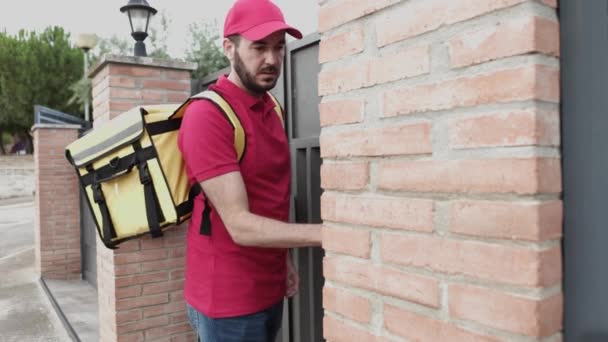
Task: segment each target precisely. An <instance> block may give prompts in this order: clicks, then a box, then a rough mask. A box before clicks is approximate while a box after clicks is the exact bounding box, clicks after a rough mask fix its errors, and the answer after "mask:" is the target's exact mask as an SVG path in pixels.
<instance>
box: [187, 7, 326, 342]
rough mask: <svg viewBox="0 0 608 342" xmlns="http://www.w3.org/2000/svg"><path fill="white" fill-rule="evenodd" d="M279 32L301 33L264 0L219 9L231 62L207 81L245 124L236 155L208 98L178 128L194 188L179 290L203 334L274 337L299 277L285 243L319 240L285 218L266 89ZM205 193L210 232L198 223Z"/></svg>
mask: <svg viewBox="0 0 608 342" xmlns="http://www.w3.org/2000/svg"><path fill="white" fill-rule="evenodd" d="M286 33H287V34H290V35H291V36H293V37H295V38H298V39H299V38H301V37H302V34H301V33H300V32H299V31H298V30H296V29H295V28H293V27H291V26H289V25H287V24H286V23H285V20H284V17H283V14H282V13H281V10H280V9H279V8H278V7H277V6H276V5H274V4H273V3H271V2H270V1H268V0H237V1H236V2H235V3H234V5H233V7H232V8H231V9H230V11H229V12H228V15H227V17H226V21H225V24H224V41H223V48H224V53H225V54H226V56H227V57H228V59H229V60H230V64H231V71H230V74H229V75H228V76H227V77H226V76H222V77H221V78H220V79H219V80H218V81H217V83H216V84H215V85H213V86H212V87H210V89H211V90H213V91H215V92H216V93H218V94H219V95H221V96H222V97H223V98H224V99H225V100H226V101H227V102H228V103H229V104H230V105H231V106H232V108H233V109H234V111H235V113H236V114H237V115H238V116H239V119H240V121H241V124H242V126H243V128H244V130H245V133H246V146H245V152H244V154H243V156H242V159H240V160H238V157H237V153H236V151H235V148H234V131H233V127H232V126H231V124H230V123H229V121H228V120H227V119H226V118H225V117H224V115H223V114H222V112H221V111H220V110H219V109H218V108H217V107H216V106H215V105H214V104H213V103H211V102H209V101H206V100H198V101H195V102H193V103H191V104H190V105H189V107H188V108H187V110H186V113H185V115H184V118H183V122H182V126H181V127H182V128H181V129H180V136H179V147H180V150H181V151H182V154H183V157H184V160H185V162H186V168H187V170H186V171H187V174H188V177H189V180H190V182H191V184H194V182H198V183H199V184H200V185H201V187H202V190H203V194H201V195H199V196H198V197H197V198H196V199H195V205H194V210H193V215H192V220H191V222H190V226H189V229H188V237H187V239H188V242H187V254H186V274H185V286H184V296H185V298H186V301H187V302H188V316H189V318H190V323H191V324H192V326H193V328H194V329H195V330H196V332H197V334H198V336H199V338H200V340H201V341H204V342H215V341H220V342H230V341H235V342H236V341H239V342H241V341H252V342H266V341H274V340H275V337H276V335H277V331H278V330H279V328H280V324H281V317H282V307H283V298H284V297H285V296H293V295H294V294H295V293H296V291H297V287H298V277H297V273H296V271H295V269H294V267H293V265H292V264H291V261H290V259H289V256H288V253H287V248H292V247H302V246H319V245H320V244H321V225H304V224H289V223H286V222H287V221H288V216H289V200H290V179H291V170H290V156H289V146H288V142H287V137H286V134H285V131H284V128H283V126H282V122H281V119H280V117H279V116H278V115H277V113H276V112H275V110H274V107H275V104H274V102H273V100H272V99H271V97H270V96H269V95H268V94H267V91H269V90H270V89H272V88H274V86H275V85H276V83H277V80H278V78H279V73H280V70H281V64H282V62H283V57H284V54H285V34H286ZM281 114H282V113H281ZM204 196H206V199H207V200H208V203H209V208H210V210H211V212H210V214H209V217H210V222H211V234H210V235H203V234H201V233H200V225H201V220H202V216H203V211H204V209H205V200H204V199H203V197H204Z"/></svg>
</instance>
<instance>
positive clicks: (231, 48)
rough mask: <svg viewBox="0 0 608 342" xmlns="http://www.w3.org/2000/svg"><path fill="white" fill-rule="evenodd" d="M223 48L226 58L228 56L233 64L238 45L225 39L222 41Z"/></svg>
mask: <svg viewBox="0 0 608 342" xmlns="http://www.w3.org/2000/svg"><path fill="white" fill-rule="evenodd" d="M222 46H223V47H224V56H226V58H228V60H229V61H231V62H232V60H233V59H234V54H235V50H236V45H235V44H234V43H233V42H232V41H231V40H230V39H228V38H224V40H223V41H222Z"/></svg>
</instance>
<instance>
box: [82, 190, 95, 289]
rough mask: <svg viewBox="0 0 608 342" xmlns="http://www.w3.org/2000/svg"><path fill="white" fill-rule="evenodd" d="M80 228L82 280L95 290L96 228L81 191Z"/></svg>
mask: <svg viewBox="0 0 608 342" xmlns="http://www.w3.org/2000/svg"><path fill="white" fill-rule="evenodd" d="M80 227H81V229H80V248H81V257H82V261H81V263H82V278H83V279H84V280H86V281H87V282H88V283H89V284H91V285H93V287H94V288H97V240H96V235H97V228H96V226H95V222H94V221H93V215H92V214H91V210H90V209H89V207H88V204H87V200H86V197H85V196H84V193H83V192H82V190H81V191H80Z"/></svg>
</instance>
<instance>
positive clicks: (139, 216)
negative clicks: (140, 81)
mask: <svg viewBox="0 0 608 342" xmlns="http://www.w3.org/2000/svg"><path fill="white" fill-rule="evenodd" d="M269 94H270V93H269ZM270 97H271V98H272V100H273V101H274V102H275V104H276V106H275V111H276V113H277V114H278V116H279V117H280V119H281V121H283V116H282V110H281V106H280V105H279V103H278V101H277V100H276V99H275V98H274V97H273V96H272V95H270ZM197 99H205V100H209V101H212V102H213V103H215V104H216V105H217V106H218V107H219V108H220V109H221V110H222V111H223V112H224V114H225V117H226V118H227V119H228V121H230V123H231V125H232V127H233V128H234V148H235V149H236V152H237V156H238V158H239V160H241V158H242V156H243V152H244V150H245V146H246V141H245V137H246V136H245V131H244V130H243V127H242V125H241V122H240V120H239V118H238V116H237V115H236V113H235V112H234V110H233V109H232V107H231V106H230V105H229V104H228V102H227V101H226V100H224V99H223V98H222V97H221V96H220V95H219V94H217V93H216V92H213V91H210V90H207V91H204V92H202V93H199V94H197V95H194V96H192V97H190V98H189V99H188V100H187V101H185V102H184V103H182V104H168V105H150V106H146V105H144V106H138V107H135V108H133V109H131V110H129V111H127V112H125V113H122V114H121V115H119V116H117V117H116V118H114V119H112V120H110V122H108V123H106V124H105V125H103V126H102V127H99V128H95V129H94V130H92V131H91V132H90V133H88V134H86V135H85V136H83V137H81V138H79V139H78V140H76V141H74V142H73V143H71V144H70V145H68V146H67V147H66V158H67V159H68V160H69V162H70V163H71V164H72V165H73V166H74V167H75V169H76V173H77V175H78V178H79V181H80V185H81V187H82V189H83V191H84V193H85V194H86V199H87V202H88V206H89V209H90V210H91V213H92V216H93V220H94V221H95V224H96V226H97V232H98V233H99V237H100V238H101V240H102V241H103V243H104V245H105V246H106V247H108V248H112V249H114V248H116V246H117V245H118V244H120V243H121V242H124V241H127V240H129V239H132V238H135V237H138V236H141V235H144V234H148V233H150V234H151V236H152V237H160V236H162V235H163V233H162V231H163V230H164V229H166V228H169V227H171V226H174V225H176V224H180V223H182V222H184V221H185V220H187V219H188V218H190V216H191V213H192V206H193V199H194V197H195V196H196V195H197V194H198V193H200V191H201V189H200V185H198V184H196V185H195V186H193V187H192V188H191V187H190V186H189V185H188V177H187V175H186V167H185V165H184V160H183V159H182V155H181V152H180V150H179V148H178V146H177V137H178V132H179V128H180V126H181V121H182V116H183V115H184V112H185V111H186V107H187V106H188V104H189V103H190V102H192V101H194V100H197ZM205 214H206V215H205ZM203 221H205V222H203V224H206V226H205V227H203V226H201V233H203V234H210V224H209V206H208V205H207V204H206V205H205V213H203Z"/></svg>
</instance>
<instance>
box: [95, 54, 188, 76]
mask: <svg viewBox="0 0 608 342" xmlns="http://www.w3.org/2000/svg"><path fill="white" fill-rule="evenodd" d="M110 63H115V64H126V65H138V66H147V67H157V68H165V69H174V70H186V71H193V70H196V68H197V64H196V63H192V62H185V61H183V60H180V59H160V58H152V57H135V56H118V55H103V57H102V58H101V59H100V60H99V62H97V63H95V65H93V66H92V67H91V68H90V69H89V73H88V76H89V78H93V77H95V75H97V73H98V72H100V71H101V70H102V69H103V68H104V67H105V66H106V64H110Z"/></svg>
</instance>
